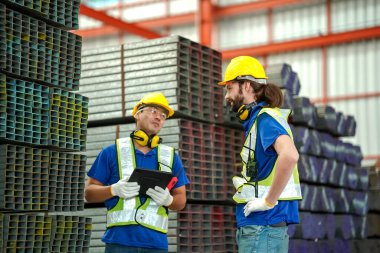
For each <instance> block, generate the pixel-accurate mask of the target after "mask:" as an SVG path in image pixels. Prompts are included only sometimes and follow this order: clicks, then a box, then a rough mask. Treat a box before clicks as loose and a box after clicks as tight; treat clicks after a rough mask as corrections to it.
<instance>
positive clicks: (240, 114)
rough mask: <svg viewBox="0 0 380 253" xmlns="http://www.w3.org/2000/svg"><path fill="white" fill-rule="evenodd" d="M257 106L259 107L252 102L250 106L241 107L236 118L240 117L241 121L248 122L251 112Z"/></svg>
mask: <svg viewBox="0 0 380 253" xmlns="http://www.w3.org/2000/svg"><path fill="white" fill-rule="evenodd" d="M256 105H257V103H256V102H252V103H250V104H248V105H242V106H240V108H239V109H238V111H237V113H236V117H238V118H239V120H240V121H245V120H247V118H248V115H249V112H250V111H251V109H252V107H254V106H256Z"/></svg>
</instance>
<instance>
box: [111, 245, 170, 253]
mask: <svg viewBox="0 0 380 253" xmlns="http://www.w3.org/2000/svg"><path fill="white" fill-rule="evenodd" d="M150 252H153V253H168V251H167V250H164V249H149V248H137V247H129V246H123V245H119V244H109V243H107V244H106V250H105V251H104V253H150Z"/></svg>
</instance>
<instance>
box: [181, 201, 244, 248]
mask: <svg viewBox="0 0 380 253" xmlns="http://www.w3.org/2000/svg"><path fill="white" fill-rule="evenodd" d="M233 214H234V207H233V206H218V205H203V204H187V206H186V208H185V209H184V210H182V211H179V212H178V218H177V220H178V228H177V232H178V235H177V236H178V239H179V242H178V251H177V252H236V251H237V250H236V244H235V238H234V236H231V235H233V234H234V231H235V224H234V222H233V219H232V220H231V216H233Z"/></svg>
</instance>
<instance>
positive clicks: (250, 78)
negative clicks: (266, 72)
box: [236, 75, 267, 84]
mask: <svg viewBox="0 0 380 253" xmlns="http://www.w3.org/2000/svg"><path fill="white" fill-rule="evenodd" d="M236 80H249V81H252V82H256V83H259V84H267V79H262V78H260V79H258V78H254V77H253V76H250V75H248V76H237V77H236Z"/></svg>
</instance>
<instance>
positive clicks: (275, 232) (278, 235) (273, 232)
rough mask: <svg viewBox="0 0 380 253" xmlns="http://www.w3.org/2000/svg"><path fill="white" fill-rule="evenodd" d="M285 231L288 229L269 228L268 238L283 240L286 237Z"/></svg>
mask: <svg viewBox="0 0 380 253" xmlns="http://www.w3.org/2000/svg"><path fill="white" fill-rule="evenodd" d="M287 231H288V227H278V228H273V227H271V228H270V229H269V231H268V236H269V237H271V238H275V239H281V240H284V239H286V237H287V236H288V233H287Z"/></svg>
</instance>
